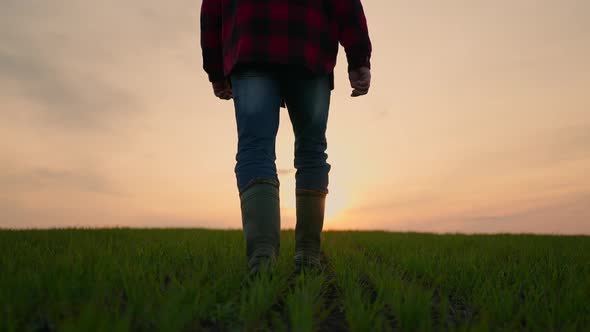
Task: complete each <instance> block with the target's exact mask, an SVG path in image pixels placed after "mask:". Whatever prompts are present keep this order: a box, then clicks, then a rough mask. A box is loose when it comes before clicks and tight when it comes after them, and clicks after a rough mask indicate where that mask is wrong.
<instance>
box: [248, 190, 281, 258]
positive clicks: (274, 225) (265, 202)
mask: <svg viewBox="0 0 590 332" xmlns="http://www.w3.org/2000/svg"><path fill="white" fill-rule="evenodd" d="M240 206H241V212H242V227H243V230H244V235H245V238H246V256H247V257H248V265H249V266H250V268H252V267H253V266H255V265H257V264H258V263H259V262H260V261H261V260H263V259H266V258H271V260H272V261H274V260H276V258H277V257H278V255H279V249H280V236H281V216H280V199H279V188H278V187H277V186H275V185H272V184H268V183H259V184H255V185H252V186H251V187H249V188H248V189H247V190H245V191H244V192H243V193H242V194H241V195H240Z"/></svg>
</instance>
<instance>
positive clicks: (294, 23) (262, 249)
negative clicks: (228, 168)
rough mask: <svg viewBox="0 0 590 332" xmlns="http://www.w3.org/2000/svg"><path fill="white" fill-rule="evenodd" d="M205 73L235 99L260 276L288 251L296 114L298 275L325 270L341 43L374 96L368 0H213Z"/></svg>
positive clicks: (246, 223)
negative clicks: (333, 98)
mask: <svg viewBox="0 0 590 332" xmlns="http://www.w3.org/2000/svg"><path fill="white" fill-rule="evenodd" d="M200 28H201V49H202V55H203V69H204V70H205V72H206V73H207V76H208V79H209V82H211V84H212V89H213V93H214V94H215V96H216V97H218V98H220V99H223V100H229V99H233V103H234V109H235V118H236V123H237V134H238V144H237V145H238V147H237V154H236V165H235V175H236V182H237V187H238V192H239V197H240V206H241V217H242V226H243V231H244V235H245V240H246V258H247V263H248V267H249V271H250V274H256V273H257V272H258V271H259V269H260V267H261V264H262V263H268V264H269V265H274V264H275V263H276V260H277V258H278V256H279V248H280V223H281V222H280V201H279V186H280V183H279V179H278V176H277V169H276V165H275V160H276V155H275V140H276V134H277V130H278V126H279V112H280V110H281V108H287V110H288V113H289V118H290V121H291V124H292V126H293V132H294V136H295V159H294V167H295V169H296V173H295V181H296V185H295V186H296V193H295V197H296V226H295V252H294V256H293V259H294V264H295V267H296V269H297V270H301V269H303V268H307V267H316V268H320V269H321V268H322V266H321V263H320V244H321V233H322V229H323V223H324V210H325V199H326V195H327V194H328V174H329V172H330V168H331V165H330V164H329V163H328V162H327V157H328V156H327V154H326V149H327V141H326V126H327V121H328V110H329V106H330V95H331V91H332V90H333V89H334V67H335V66H336V58H337V53H338V48H339V44H341V45H342V46H343V48H344V50H345V52H346V59H347V62H348V76H349V80H350V85H351V88H352V93H351V96H352V97H358V96H362V95H365V94H367V93H368V91H369V87H370V82H371V63H370V58H371V51H372V45H371V40H370V38H369V33H368V28H367V21H366V17H365V14H364V11H363V6H362V4H361V1H360V0H321V1H320V0H203V2H202V5H201V15H200Z"/></svg>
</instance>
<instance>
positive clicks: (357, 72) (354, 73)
mask: <svg viewBox="0 0 590 332" xmlns="http://www.w3.org/2000/svg"><path fill="white" fill-rule="evenodd" d="M348 79H349V80H350V87H351V88H352V89H353V90H352V94H351V95H350V96H351V97H358V96H362V95H366V94H367V93H368V92H369V87H370V86H371V69H370V68H369V67H359V68H357V69H354V70H351V71H349V72H348Z"/></svg>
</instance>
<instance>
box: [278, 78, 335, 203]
mask: <svg viewBox="0 0 590 332" xmlns="http://www.w3.org/2000/svg"><path fill="white" fill-rule="evenodd" d="M330 94H331V90H330V80H329V77H328V76H318V77H316V78H312V79H309V78H305V79H303V78H302V79H287V80H286V81H285V102H286V104H287V109H288V111H289V117H290V119H291V123H292V125H293V132H294V134H295V160H294V166H295V168H296V169H297V172H296V173H295V181H296V188H297V190H298V191H316V192H317V191H319V192H322V193H327V192H328V174H329V172H330V168H331V166H330V164H329V163H328V162H327V158H328V155H327V154H326V152H325V151H326V149H327V141H326V127H327V122H328V110H329V108H330Z"/></svg>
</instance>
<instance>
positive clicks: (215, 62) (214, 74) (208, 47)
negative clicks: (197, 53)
mask: <svg viewBox="0 0 590 332" xmlns="http://www.w3.org/2000/svg"><path fill="white" fill-rule="evenodd" d="M221 15H222V13H221V0H203V3H202V4H201V50H202V53H203V69H205V72H207V75H208V77H209V81H210V82H218V81H221V80H223V79H224V74H223V46H222V45H223V43H222V40H221V25H222V21H221V19H222V16H221Z"/></svg>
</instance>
